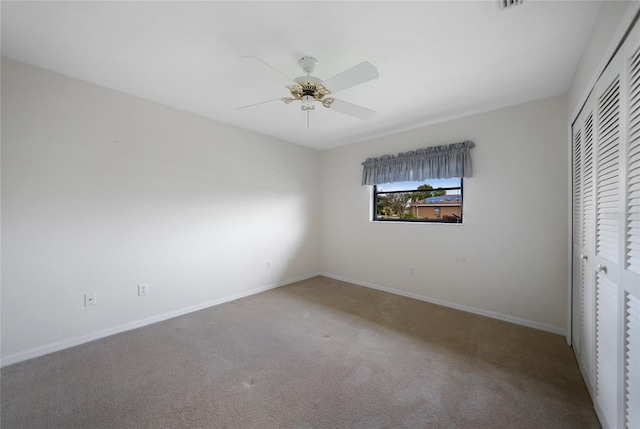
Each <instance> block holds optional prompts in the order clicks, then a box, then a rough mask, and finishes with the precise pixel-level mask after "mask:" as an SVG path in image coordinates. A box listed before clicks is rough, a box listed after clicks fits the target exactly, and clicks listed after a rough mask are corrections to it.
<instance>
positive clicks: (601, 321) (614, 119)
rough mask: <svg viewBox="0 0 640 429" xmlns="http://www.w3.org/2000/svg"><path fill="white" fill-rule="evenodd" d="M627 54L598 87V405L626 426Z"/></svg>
mask: <svg viewBox="0 0 640 429" xmlns="http://www.w3.org/2000/svg"><path fill="white" fill-rule="evenodd" d="M621 59H622V55H618V56H616V59H615V60H614V61H613V62H612V63H611V65H610V67H609V69H608V70H607V72H605V74H604V75H603V76H602V77H601V78H600V80H599V81H598V84H596V88H595V91H594V93H595V94H596V97H597V100H596V109H595V136H596V139H595V143H596V144H595V171H594V173H595V203H596V204H595V206H596V211H595V233H596V235H595V239H596V240H595V250H596V257H595V263H596V264H597V265H596V275H595V302H596V315H595V316H596V317H595V322H596V331H595V334H596V336H595V337H596V338H595V339H596V368H595V370H596V378H595V401H596V410H597V411H598V413H599V415H600V419H601V421H602V423H603V426H606V427H611V428H618V427H620V422H619V420H620V413H619V410H618V406H619V404H620V393H621V392H620V389H619V386H620V381H621V380H620V374H619V371H620V357H621V350H620V332H619V329H618V327H619V324H620V322H619V315H620V313H621V311H620V290H619V289H620V287H619V285H620V259H621V242H622V240H621V232H622V229H623V226H624V222H623V221H622V220H623V219H622V216H621V214H622V213H623V210H624V207H623V198H622V181H621V179H622V175H621V150H622V143H623V142H622V139H623V136H624V130H623V129H624V126H623V121H622V118H623V116H624V114H625V111H624V110H625V109H624V101H625V100H624V97H623V95H622V94H623V93H622V78H623V76H622V67H621V63H620V61H621Z"/></svg>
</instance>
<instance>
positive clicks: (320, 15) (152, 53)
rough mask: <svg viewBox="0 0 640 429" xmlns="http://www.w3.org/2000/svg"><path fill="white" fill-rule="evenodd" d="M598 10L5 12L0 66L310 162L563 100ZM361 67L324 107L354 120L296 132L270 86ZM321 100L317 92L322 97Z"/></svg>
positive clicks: (20, 8) (231, 5) (299, 127)
mask: <svg viewBox="0 0 640 429" xmlns="http://www.w3.org/2000/svg"><path fill="white" fill-rule="evenodd" d="M600 4H601V2H599V1H580V0H573V1H536V0H527V1H526V2H525V3H524V4H523V5H521V6H517V7H515V8H511V9H508V10H505V11H502V12H500V11H497V9H496V7H495V5H494V2H493V1H489V0H486V1H482V0H480V1H464V2H463V1H393V2H391V1H387V2H380V1H376V2H358V1H356V2H343V1H320V2H312V1H298V2H280V1H258V2H245V1H234V2H231V1H230V2H219V1H213V2H184V1H183V2H155V1H146V2H117V1H116V2H57V1H47V2H8V1H3V2H2V4H1V7H2V10H1V13H2V55H4V56H7V57H10V58H14V59H17V60H20V61H23V62H26V63H30V64H33V65H36V66H40V67H44V68H47V69H50V70H53V71H56V72H60V73H63V74H67V75H70V76H73V77H76V78H79V79H83V80H87V81H90V82H94V83H96V84H99V85H103V86H106V87H109V88H113V89H116V90H119V91H123V92H126V93H129V94H133V95H136V96H139V97H142V98H145V99H149V100H153V101H156V102H159V103H162V104H165V105H169V106H173V107H175V108H178V109H182V110H185V111H189V112H193V113H196V114H199V115H203V116H206V117H209V118H212V119H216V120H218V121H222V122H226V123H229V124H232V125H236V126H238V127H242V128H246V129H250V130H253V131H256V132H259V133H263V134H267V135H270V136H274V137H277V138H279V139H282V140H286V141H290V142H293V143H297V144H301V145H304V146H308V147H311V148H315V149H328V148H332V147H336V146H341V145H345V144H349V143H353V142H356V141H361V140H364V139H367V138H371V137H374V136H379V135H385V134H390V133H394V132H398V131H401V130H405V129H409V128H415V127H417V126H420V125H424V124H428V123H433V122H435V121H438V120H442V119H446V118H451V117H456V116H461V115H465V114H470V113H474V112H478V111H486V110H491V109H494V108H498V107H503V106H508V105H513V104H518V103H522V102H526V101H530V100H535V99H540V98H544V97H549V96H553V95H558V94H562V93H564V92H566V91H567V89H568V88H569V84H570V82H571V78H572V76H573V73H574V71H575V69H576V66H577V64H578V61H579V59H580V55H581V54H582V50H583V47H584V45H585V44H586V41H587V38H588V36H589V33H590V31H591V28H592V26H593V23H594V21H595V18H596V16H597V13H598V10H599V8H600ZM306 55H312V56H314V57H316V58H317V59H318V61H319V64H318V66H317V67H316V69H315V72H314V75H315V76H317V77H319V78H321V79H327V78H329V77H331V76H333V75H335V74H337V73H339V72H341V71H343V70H345V69H347V68H350V67H352V66H354V65H356V64H358V63H360V62H362V61H369V62H370V63H372V64H373V65H375V66H376V67H377V68H378V72H379V74H380V77H379V78H378V79H376V80H372V81H370V82H367V83H364V84H362V85H359V86H356V87H353V88H350V89H346V90H344V91H341V92H338V93H336V94H335V98H336V99H341V100H344V101H348V102H351V103H355V104H358V105H361V106H364V107H367V108H370V109H373V110H376V111H377V112H378V113H377V116H376V117H375V118H374V119H372V120H369V121H362V120H359V119H355V118H352V117H350V116H346V115H343V114H341V113H339V112H335V111H331V110H327V109H325V108H324V107H322V106H318V107H317V108H316V110H314V111H313V112H311V116H310V128H309V129H307V128H306V114H305V113H303V112H302V111H301V110H300V108H299V104H290V105H285V104H284V103H282V102H280V101H274V102H271V103H266V104H262V105H259V106H255V107H252V108H248V109H243V110H237V109H236V108H237V107H239V106H244V105H247V104H251V103H257V102H260V101H264V100H269V99H274V98H278V97H285V96H288V95H289V94H288V91H287V89H286V88H285V87H284V86H282V85H281V83H279V82H278V81H277V80H274V79H272V78H273V77H274V75H275V74H274V73H272V72H270V71H269V69H267V68H264V67H262V68H261V67H257V66H256V64H258V63H255V64H254V63H253V62H251V61H240V60H239V57H241V56H257V57H260V58H261V59H262V60H264V61H266V62H267V63H269V64H270V65H272V66H273V67H275V68H277V69H278V70H280V71H282V72H283V73H284V74H286V75H288V76H291V77H297V76H300V75H303V74H304V73H303V72H302V70H301V69H300V67H299V66H298V63H297V61H298V59H299V58H300V57H302V56H306ZM329 89H331V88H329Z"/></svg>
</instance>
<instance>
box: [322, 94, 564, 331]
mask: <svg viewBox="0 0 640 429" xmlns="http://www.w3.org/2000/svg"><path fill="white" fill-rule="evenodd" d="M567 121H568V114H567V107H566V97H565V96H559V97H554V98H549V99H544V100H540V101H536V102H532V103H527V104H523V105H519V106H515V107H510V108H506V109H501V110H497V111H493V112H489V113H484V114H479V115H475V116H471V117H467V118H463V119H458V120H453V121H449V122H445V123H441V124H436V125H432V126H428V127H425V128H421V129H416V130H412V131H408V132H404V133H400V134H396V135H392V136H388V137H381V138H377V139H373V140H370V141H366V142H363V143H358V144H354V145H350V146H346V147H341V148H336V149H333V150H330V151H326V152H323V153H322V158H321V172H322V179H321V195H322V198H321V201H322V220H323V222H322V233H321V239H320V243H321V245H320V246H321V247H320V248H321V252H320V255H321V263H320V269H321V270H322V271H323V272H325V273H328V274H329V275H331V276H334V277H337V278H342V279H348V280H350V281H354V282H356V283H359V284H363V285H367V286H372V287H379V288H383V289H387V290H393V291H395V292H398V293H401V294H405V295H408V296H414V297H419V298H423V299H426V300H433V301H437V302H444V303H450V304H452V305H453V306H456V307H459V308H464V309H467V310H471V311H476V312H478V313H481V314H488V315H491V316H494V317H498V318H503V319H506V320H512V321H516V322H518V323H524V324H527V325H529V326H534V327H537V328H541V329H546V330H549V331H552V332H557V333H561V334H563V333H564V332H565V331H566V328H567V326H566V314H567V257H568V253H567V252H568V248H567V240H566V237H567V233H568V225H567V199H568V195H569V192H568V185H567V149H566V142H567ZM464 140H472V141H474V142H475V143H476V147H475V148H473V149H472V150H471V154H472V160H473V167H474V176H473V177H472V178H469V179H465V181H464V224H463V225H438V224H400V223H376V222H370V221H369V219H370V217H371V214H370V211H371V197H370V192H371V189H370V188H369V187H363V186H361V185H360V183H361V175H362V166H361V165H360V164H361V163H362V162H363V161H364V160H365V159H366V158H368V157H374V156H380V155H383V154H395V153H397V152H402V151H406V150H412V149H418V148H422V147H427V146H433V145H440V144H448V143H454V142H460V141H464ZM409 266H414V267H415V276H414V277H412V276H409V273H408V267H409Z"/></svg>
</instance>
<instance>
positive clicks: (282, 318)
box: [1, 277, 600, 429]
mask: <svg viewBox="0 0 640 429" xmlns="http://www.w3.org/2000/svg"><path fill="white" fill-rule="evenodd" d="M1 400H2V402H1V405H2V408H1V418H2V420H1V425H2V428H3V429H5V428H6V429H9V428H30V429H32V428H109V429H118V428H123V429H129V428H260V429H263V428H331V429H334V428H366V429H372V428H492V429H495V428H544V429H550V428H562V429H567V428H581V429H583V428H598V427H600V425H599V423H598V420H597V418H596V415H595V413H594V411H593V408H592V405H591V401H590V398H589V395H588V393H587V390H586V387H585V385H584V382H583V380H582V378H581V376H580V372H579V370H578V367H577V364H576V361H575V359H574V356H573V352H572V350H571V348H569V347H568V346H567V344H566V342H565V339H564V338H563V337H561V336H558V335H553V334H549V333H545V332H541V331H537V330H534V329H529V328H525V327H522V326H517V325H513V324H509V323H505V322H501V321H497V320H493V319H488V318H485V317H481V316H476V315H472V314H468V313H464V312H460V311H456V310H451V309H448V308H444V307H440V306H437V305H432V304H428V303H425V302H421V301H416V300H412V299H408V298H404V297H400V296H395V295H391V294H387V293H383V292H379V291H375V290H370V289H367V288H363V287H359V286H355V285H352V284H348V283H344V282H339V281H336V280H332V279H327V278H324V277H316V278H313V279H310V280H305V281H302V282H299V283H295V284H291V285H288V286H285V287H281V288H278V289H275V290H271V291H268V292H265V293H261V294H258V295H254V296H251V297H248V298H244V299H241V300H238V301H234V302H230V303H227V304H223V305H219V306H216V307H212V308H209V309H205V310H202V311H199V312H196V313H191V314H189V315H186V316H182V317H178V318H174V319H171V320H168V321H165V322H161V323H157V324H154V325H151V326H147V327H144V328H140V329H136V330H133V331H129V332H125V333H122V334H118V335H114V336H111V337H108V338H104V339H101V340H97V341H93V342H91V343H88V344H85V345H82V346H78V347H75V348H72V349H68V350H64V351H61V352H57V353H53V354H50V355H47V356H44V357H40V358H37V359H33V360H30V361H27V362H23V363H18V364H15V365H11V366H9V367H6V368H3V369H2V372H1Z"/></svg>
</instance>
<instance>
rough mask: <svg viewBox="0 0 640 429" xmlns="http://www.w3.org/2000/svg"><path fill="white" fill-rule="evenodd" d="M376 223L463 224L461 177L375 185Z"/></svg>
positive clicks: (374, 205) (374, 214)
mask: <svg viewBox="0 0 640 429" xmlns="http://www.w3.org/2000/svg"><path fill="white" fill-rule="evenodd" d="M373 220H374V221H402V222H436V223H462V178H454V179H434V180H426V181H419V182H397V183H385V184H381V185H375V186H374V187H373Z"/></svg>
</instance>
